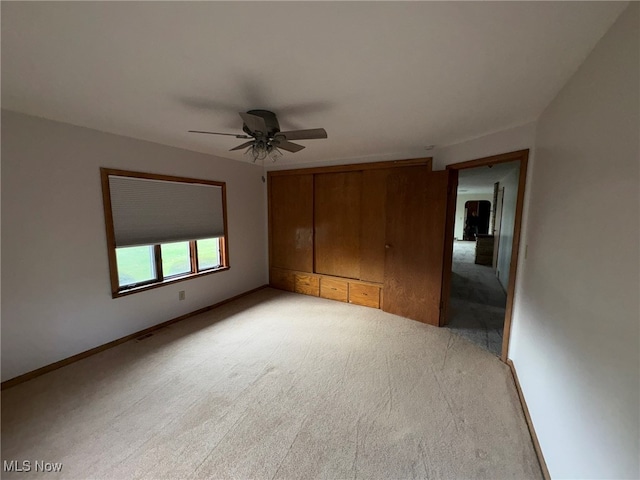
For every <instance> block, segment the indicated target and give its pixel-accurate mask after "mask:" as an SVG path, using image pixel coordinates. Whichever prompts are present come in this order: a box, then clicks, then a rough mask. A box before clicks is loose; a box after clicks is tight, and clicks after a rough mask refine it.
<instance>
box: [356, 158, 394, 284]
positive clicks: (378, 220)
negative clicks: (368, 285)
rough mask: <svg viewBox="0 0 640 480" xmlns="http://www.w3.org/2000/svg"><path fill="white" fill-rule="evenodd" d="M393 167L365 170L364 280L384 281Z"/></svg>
mask: <svg viewBox="0 0 640 480" xmlns="http://www.w3.org/2000/svg"><path fill="white" fill-rule="evenodd" d="M392 171H393V169H391V168H385V169H381V170H367V171H364V172H362V214H361V215H360V280H365V281H369V282H383V281H384V256H385V253H384V244H385V230H386V217H385V208H386V198H387V177H388V176H389V174H390V173H391V172H392Z"/></svg>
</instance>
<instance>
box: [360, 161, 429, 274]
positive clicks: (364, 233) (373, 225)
mask: <svg viewBox="0 0 640 480" xmlns="http://www.w3.org/2000/svg"><path fill="white" fill-rule="evenodd" d="M430 171H431V166H427V165H415V166H409V167H393V168H379V169H374V170H364V171H363V172H362V215H361V216H360V222H361V227H360V280H364V281H366V282H376V283H383V282H384V261H385V248H384V246H385V243H386V228H387V220H386V208H387V207H386V205H387V180H388V178H389V176H390V175H392V174H394V173H401V172H405V173H409V174H414V173H418V172H425V173H427V172H430Z"/></svg>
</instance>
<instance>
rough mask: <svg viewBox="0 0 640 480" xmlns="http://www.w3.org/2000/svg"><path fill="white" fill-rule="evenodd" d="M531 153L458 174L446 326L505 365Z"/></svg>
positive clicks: (484, 161) (487, 161) (467, 166)
mask: <svg viewBox="0 0 640 480" xmlns="http://www.w3.org/2000/svg"><path fill="white" fill-rule="evenodd" d="M527 159H528V150H522V151H518V152H512V153H508V154H503V155H496V156H493V157H487V158H481V159H478V160H472V161H469V162H463V163H459V164H453V165H449V166H447V169H455V170H458V189H457V198H456V202H455V205H456V209H455V213H453V215H454V218H453V221H454V236H453V237H454V240H453V248H452V250H453V258H452V268H451V271H452V274H451V285H450V295H449V313H448V315H447V322H446V326H447V327H448V328H451V329H452V331H454V332H456V333H458V334H460V335H462V336H464V337H466V338H467V339H469V340H470V341H472V342H474V343H476V344H478V345H480V346H481V347H483V348H485V349H487V350H489V351H491V352H492V353H494V354H495V355H497V356H499V357H501V359H502V360H503V361H506V359H507V354H508V346H509V332H510V328H511V314H512V308H513V295H514V293H515V292H514V290H515V276H516V268H517V258H518V248H519V243H520V226H521V222H522V207H523V201H524V187H525V178H526V169H527Z"/></svg>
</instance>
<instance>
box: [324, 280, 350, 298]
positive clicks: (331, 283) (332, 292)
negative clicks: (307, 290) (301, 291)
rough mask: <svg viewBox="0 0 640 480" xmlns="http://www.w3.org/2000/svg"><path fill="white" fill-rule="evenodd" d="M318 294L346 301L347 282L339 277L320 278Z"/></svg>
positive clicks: (347, 292) (347, 294) (347, 293)
mask: <svg viewBox="0 0 640 480" xmlns="http://www.w3.org/2000/svg"><path fill="white" fill-rule="evenodd" d="M320 296H321V297H322V298H328V299H330V300H338V301H339V302H346V301H347V299H348V297H349V284H348V282H347V281H346V280H341V279H339V278H330V277H322V278H320Z"/></svg>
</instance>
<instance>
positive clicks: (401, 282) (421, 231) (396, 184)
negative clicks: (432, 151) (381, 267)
mask: <svg viewBox="0 0 640 480" xmlns="http://www.w3.org/2000/svg"><path fill="white" fill-rule="evenodd" d="M448 183H449V172H448V171H440V172H433V173H427V172H413V173H410V174H409V173H404V172H403V173H394V174H392V175H390V176H389V179H388V182H387V202H386V210H387V228H386V239H387V240H386V241H387V246H388V248H386V255H385V279H384V310H385V311H387V312H390V313H394V314H396V315H401V316H404V317H407V318H411V319H413V320H418V321H420V322H424V323H429V324H431V325H439V320H440V301H441V294H442V275H443V263H444V254H445V246H444V240H445V225H446V213H447V187H448Z"/></svg>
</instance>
